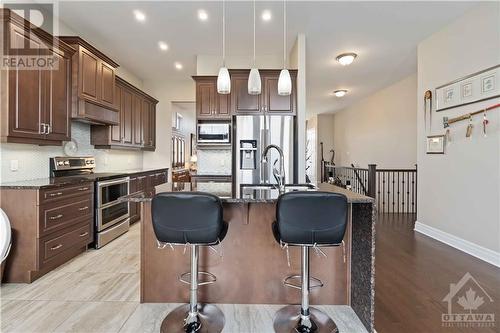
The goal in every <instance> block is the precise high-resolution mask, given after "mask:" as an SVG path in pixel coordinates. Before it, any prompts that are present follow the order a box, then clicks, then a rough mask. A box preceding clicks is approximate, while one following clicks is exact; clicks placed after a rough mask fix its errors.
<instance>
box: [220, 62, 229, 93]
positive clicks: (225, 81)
mask: <svg viewBox="0 0 500 333" xmlns="http://www.w3.org/2000/svg"><path fill="white" fill-rule="evenodd" d="M217 92H218V93H219V94H224V95H226V94H230V93H231V77H230V76H229V71H228V70H227V68H226V67H221V68H220V69H219V76H218V77H217Z"/></svg>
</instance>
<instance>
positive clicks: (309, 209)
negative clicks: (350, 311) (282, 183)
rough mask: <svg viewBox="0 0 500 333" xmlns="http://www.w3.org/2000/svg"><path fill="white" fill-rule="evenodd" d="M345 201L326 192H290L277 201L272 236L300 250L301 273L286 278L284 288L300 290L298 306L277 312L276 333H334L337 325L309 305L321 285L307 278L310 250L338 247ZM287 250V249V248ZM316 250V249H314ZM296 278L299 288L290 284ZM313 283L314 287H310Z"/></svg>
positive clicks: (340, 195) (340, 238) (345, 217)
mask: <svg viewBox="0 0 500 333" xmlns="http://www.w3.org/2000/svg"><path fill="white" fill-rule="evenodd" d="M347 207H348V205H347V198H346V196H344V195H342V194H338V193H330V192H319V191H318V192H300V191H298V192H290V193H286V194H283V195H281V196H280V197H279V198H278V203H277V206H276V222H274V223H273V224H272V232H273V235H274V237H275V239H276V241H277V242H278V243H280V245H282V246H283V245H284V246H285V247H288V246H300V247H301V274H300V276H299V275H292V276H289V277H286V278H285V279H284V280H283V283H284V285H286V286H289V287H293V288H297V289H300V290H301V294H302V299H301V304H300V305H288V306H285V307H284V308H282V309H280V310H279V311H278V312H277V313H276V316H275V319H274V330H275V332H277V333H292V332H293V333H335V332H338V328H337V325H336V324H335V323H334V321H333V320H332V319H331V318H330V317H329V316H328V315H327V314H326V313H324V312H322V311H320V310H318V309H316V308H313V307H310V306H309V292H310V289H312V288H316V287H321V286H323V283H322V282H321V281H320V280H318V279H316V278H312V277H310V274H309V270H310V268H309V250H310V248H311V247H312V248H316V249H317V250H318V248H320V247H329V246H340V245H342V240H343V238H344V235H345V230H346V226H347V211H348V209H347ZM287 251H288V249H287ZM318 251H319V250H318ZM297 278H300V283H301V284H300V286H298V285H295V284H293V283H292V282H291V281H292V280H294V279H297ZM311 281H313V283H314V285H311Z"/></svg>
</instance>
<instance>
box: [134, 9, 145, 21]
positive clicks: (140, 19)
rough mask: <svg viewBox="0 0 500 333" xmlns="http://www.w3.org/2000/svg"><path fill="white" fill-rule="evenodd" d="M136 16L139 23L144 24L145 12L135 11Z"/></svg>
mask: <svg viewBox="0 0 500 333" xmlns="http://www.w3.org/2000/svg"><path fill="white" fill-rule="evenodd" d="M134 16H135V19H136V20H137V21H139V22H144V21H146V14H144V13H143V12H141V11H140V10H137V9H136V10H134Z"/></svg>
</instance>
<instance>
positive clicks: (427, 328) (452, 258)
mask: <svg viewBox="0 0 500 333" xmlns="http://www.w3.org/2000/svg"><path fill="white" fill-rule="evenodd" d="M414 219H415V218H414V215H399V216H398V215H389V214H385V215H381V216H380V217H379V220H378V224H377V236H376V257H375V258H376V259H375V290H376V294H375V329H376V330H377V332H378V333H393V332H394V333H401V332H412V333H420V332H422V333H423V332H425V333H431V332H432V333H434V332H446V333H455V332H479V333H480V332H485V333H486V332H500V321H499V320H498V318H500V269H498V268H496V267H494V266H493V265H490V264H487V263H485V262H483V261H481V260H479V259H477V258H474V257H472V256H470V255H467V254H465V253H463V252H461V251H459V250H456V249H454V248H452V247H450V246H447V245H445V244H443V243H440V242H438V241H435V240H433V239H431V238H429V237H426V236H424V235H421V234H419V233H415V232H414V231H413V226H414ZM467 272H469V273H470V274H471V275H472V276H473V277H474V278H475V280H476V281H477V282H478V283H479V284H480V285H481V287H482V288H483V289H484V291H485V292H486V293H487V294H488V295H489V296H490V297H491V298H492V299H493V303H492V302H490V301H489V299H488V297H487V296H485V295H484V294H483V293H482V292H481V290H480V288H479V287H477V285H474V284H473V282H472V281H469V282H468V283H467V284H466V285H465V286H464V288H462V289H461V291H459V292H458V293H457V296H461V295H465V292H466V291H468V290H469V288H471V289H472V290H474V291H476V292H477V295H476V296H479V297H483V301H484V304H482V305H481V306H480V307H479V308H478V310H477V311H472V313H477V312H480V313H494V314H495V318H496V320H497V322H496V323H495V325H496V326H495V327H482V328H477V327H474V328H470V327H443V326H442V323H441V315H442V314H443V313H447V312H448V303H446V302H443V299H444V298H445V296H446V295H447V294H448V293H449V291H450V284H452V283H453V284H456V283H458V282H459V281H460V280H461V279H462V277H463V276H464V275H465V274H466V273H467ZM464 289H465V290H464ZM453 301H454V304H453V306H454V310H453V311H452V313H457V312H459V311H458V310H461V312H463V311H464V310H463V308H462V307H461V306H460V305H459V304H458V303H457V300H456V299H454V300H453ZM466 313H468V311H467V312H466Z"/></svg>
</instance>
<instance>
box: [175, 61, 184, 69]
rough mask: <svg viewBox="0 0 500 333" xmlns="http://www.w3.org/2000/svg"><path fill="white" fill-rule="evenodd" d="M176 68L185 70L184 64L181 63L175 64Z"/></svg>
mask: <svg viewBox="0 0 500 333" xmlns="http://www.w3.org/2000/svg"><path fill="white" fill-rule="evenodd" d="M174 66H175V68H176V69H178V70H181V69H182V68H183V66H182V64H181V63H180V62H175V63H174Z"/></svg>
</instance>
